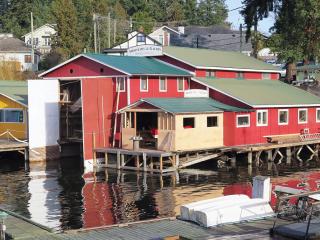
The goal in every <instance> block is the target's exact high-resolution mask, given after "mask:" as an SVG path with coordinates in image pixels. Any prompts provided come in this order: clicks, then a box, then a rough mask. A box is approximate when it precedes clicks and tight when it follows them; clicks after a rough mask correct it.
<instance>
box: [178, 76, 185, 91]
mask: <svg viewBox="0 0 320 240" xmlns="http://www.w3.org/2000/svg"><path fill="white" fill-rule="evenodd" d="M177 84H178V86H177V87H178V92H183V91H184V78H178V79H177Z"/></svg>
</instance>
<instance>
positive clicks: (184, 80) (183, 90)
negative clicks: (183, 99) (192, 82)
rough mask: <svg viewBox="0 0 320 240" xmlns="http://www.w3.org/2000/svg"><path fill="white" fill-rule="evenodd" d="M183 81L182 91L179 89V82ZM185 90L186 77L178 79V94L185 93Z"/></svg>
mask: <svg viewBox="0 0 320 240" xmlns="http://www.w3.org/2000/svg"><path fill="white" fill-rule="evenodd" d="M181 80H182V81H183V89H182V90H180V89H179V81H181ZM184 90H185V79H184V77H177V92H184Z"/></svg>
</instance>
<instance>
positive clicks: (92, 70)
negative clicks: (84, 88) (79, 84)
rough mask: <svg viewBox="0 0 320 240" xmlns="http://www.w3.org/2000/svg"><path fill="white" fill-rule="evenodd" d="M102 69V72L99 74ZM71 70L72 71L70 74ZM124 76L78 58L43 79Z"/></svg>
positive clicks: (90, 61)
mask: <svg viewBox="0 0 320 240" xmlns="http://www.w3.org/2000/svg"><path fill="white" fill-rule="evenodd" d="M101 69H103V72H101ZM71 70H72V71H73V72H72V73H71ZM111 75H124V73H121V72H119V71H116V70H114V69H112V68H108V67H106V66H104V65H102V64H100V63H97V62H94V61H92V60H90V59H87V58H85V57H80V58H78V59H76V60H74V61H72V62H70V63H67V64H65V65H63V66H61V67H60V68H58V69H56V70H54V71H52V72H50V73H48V74H46V75H45V76H43V77H44V78H59V77H87V76H111Z"/></svg>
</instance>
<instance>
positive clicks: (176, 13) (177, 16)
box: [168, 0, 184, 22]
mask: <svg viewBox="0 0 320 240" xmlns="http://www.w3.org/2000/svg"><path fill="white" fill-rule="evenodd" d="M168 20H169V21H173V22H174V21H182V20H184V10H183V2H180V1H177V0H174V1H172V2H171V3H170V5H169V7H168Z"/></svg>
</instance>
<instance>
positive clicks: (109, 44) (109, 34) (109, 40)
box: [108, 12, 111, 48]
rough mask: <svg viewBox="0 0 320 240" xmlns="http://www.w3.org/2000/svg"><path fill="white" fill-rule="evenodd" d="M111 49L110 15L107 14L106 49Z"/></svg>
mask: <svg viewBox="0 0 320 240" xmlns="http://www.w3.org/2000/svg"><path fill="white" fill-rule="evenodd" d="M110 47H111V14H110V12H109V13H108V48H110Z"/></svg>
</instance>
